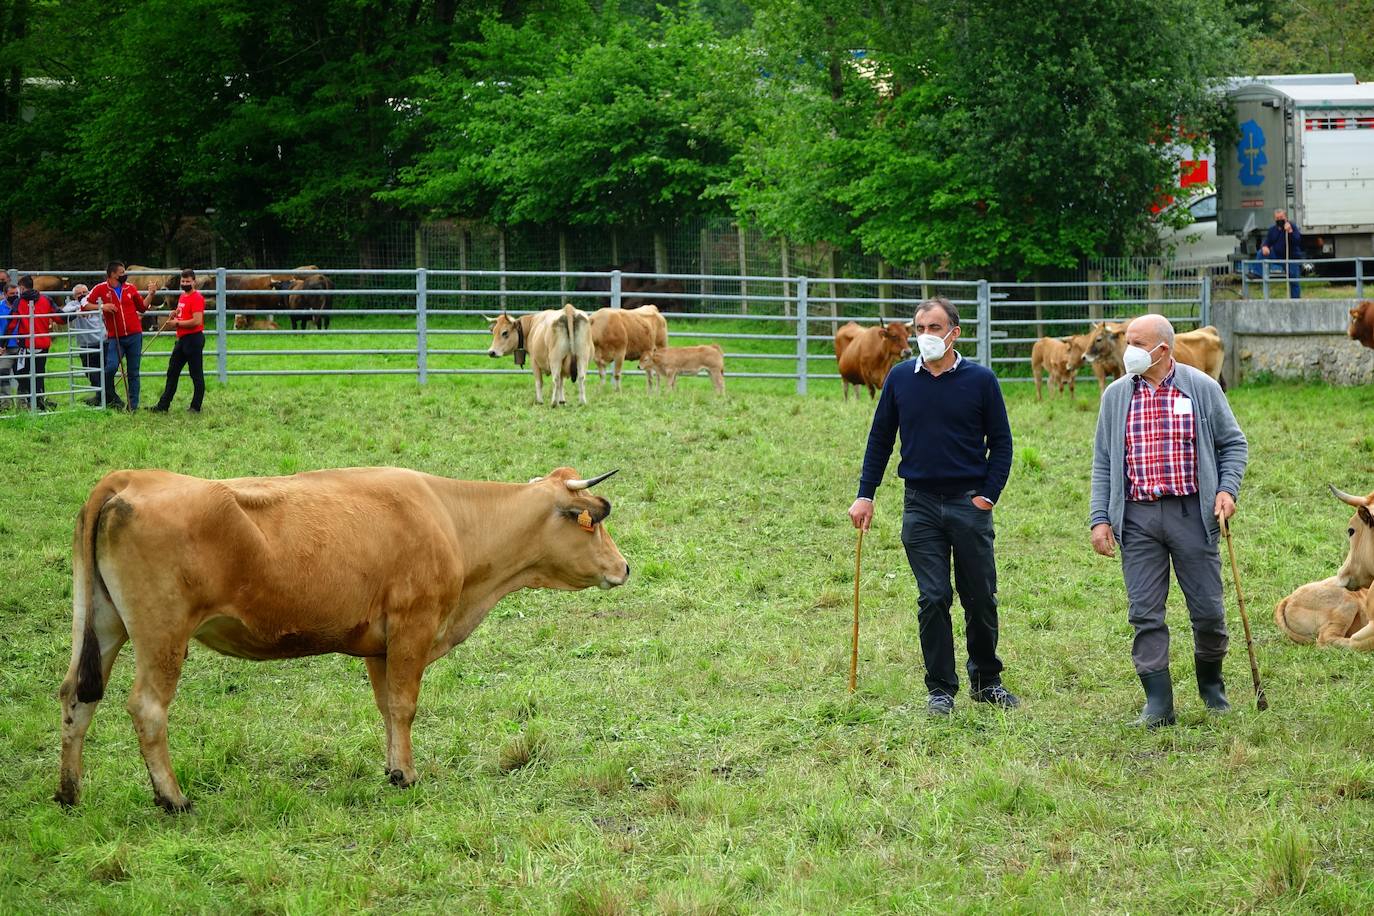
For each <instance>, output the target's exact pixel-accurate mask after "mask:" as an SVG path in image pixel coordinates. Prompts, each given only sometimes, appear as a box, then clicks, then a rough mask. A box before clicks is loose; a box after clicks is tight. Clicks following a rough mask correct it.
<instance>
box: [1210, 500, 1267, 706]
mask: <svg viewBox="0 0 1374 916" xmlns="http://www.w3.org/2000/svg"><path fill="white" fill-rule="evenodd" d="M1217 520H1218V521H1219V522H1221V533H1222V534H1223V535H1225V536H1226V550H1227V552H1228V553H1230V555H1231V577H1232V578H1233V579H1235V582H1236V604H1237V605H1239V606H1240V622H1241V624H1242V625H1243V626H1244V627H1245V648H1246V650H1247V651H1248V652H1249V653H1250V679H1251V680H1252V681H1254V684H1255V708H1257V709H1259V710H1260V711H1261V712H1263V711H1264V710H1266V709H1268V708H1269V698H1268V697H1266V696H1265V695H1264V687H1263V686H1261V685H1260V673H1259V662H1257V661H1255V642H1254V640H1253V639H1252V638H1251V637H1250V616H1249V615H1248V614H1246V613H1245V595H1244V593H1243V592H1241V590H1240V567H1238V566H1237V565H1236V545H1235V544H1233V543H1232V542H1231V526H1230V525H1228V524H1226V519H1225V517H1224V516H1223V515H1222V514H1221V513H1220V512H1218V513H1217Z"/></svg>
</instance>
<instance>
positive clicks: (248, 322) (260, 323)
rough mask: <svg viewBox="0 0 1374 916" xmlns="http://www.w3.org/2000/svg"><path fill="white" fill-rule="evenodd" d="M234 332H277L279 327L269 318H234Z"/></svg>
mask: <svg viewBox="0 0 1374 916" xmlns="http://www.w3.org/2000/svg"><path fill="white" fill-rule="evenodd" d="M234 330H235V331H279V330H281V326H280V325H278V324H277V323H276V322H275V321H273V320H272V319H271V318H249V317H248V316H247V315H243V314H239V315H235V316H234Z"/></svg>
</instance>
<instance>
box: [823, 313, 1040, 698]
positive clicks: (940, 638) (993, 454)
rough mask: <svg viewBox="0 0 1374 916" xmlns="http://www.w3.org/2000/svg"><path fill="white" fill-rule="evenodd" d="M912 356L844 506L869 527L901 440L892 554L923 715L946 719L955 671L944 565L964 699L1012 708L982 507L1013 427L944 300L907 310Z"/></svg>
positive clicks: (887, 398) (989, 532)
mask: <svg viewBox="0 0 1374 916" xmlns="http://www.w3.org/2000/svg"><path fill="white" fill-rule="evenodd" d="M915 330H916V334H917V335H918V336H917V338H916V343H917V345H918V347H919V348H920V352H921V356H920V357H919V358H917V359H911V360H907V361H906V362H904V363H898V364H897V365H896V366H894V367H893V368H892V371H891V372H889V373H888V376H887V380H886V381H885V382H884V383H883V393H882V397H880V398H879V399H878V407H877V409H876V410H875V411H874V413H873V426H872V429H871V430H870V431H869V433H868V450H867V451H866V452H865V453H864V464H863V471H862V473H861V474H860V476H859V496H858V499H856V500H854V505H852V506H850V507H849V517H850V519H851V520H852V521H853V522H854V527H855V528H863V529H864V530H867V529H868V526H869V525H870V524H871V523H872V521H873V494H874V492H875V491H876V490H877V488H878V484H879V483H881V482H882V479H883V473H884V472H885V471H886V469H887V461H888V458H889V457H891V455H892V445H893V442H894V440H895V439H896V437H897V434H898V433H899V432H900V433H901V436H902V453H901V454H902V457H901V463H900V464H899V465H898V467H897V473H898V475H899V476H901V478H902V479H903V480H904V481H906V496H905V502H904V504H903V511H902V545H903V546H904V547H905V548H906V557H907V562H908V563H910V564H911V571H912V573H914V574H915V576H916V585H917V587H918V588H919V589H920V593H921V597H920V602H919V603H920V611H919V613H918V615H917V619H918V620H919V621H920V627H921V655H922V656H923V657H924V658H925V665H926V690H927V691H928V692H929V698H928V699H927V702H926V708H927V709H928V710H929V711H930V712H931V713H934V714H936V715H949V714H950V713H951V712H953V711H954V695H955V693H957V692H958V690H959V675H958V674H957V673H956V671H955V667H954V630H953V626H952V624H951V622H950V614H949V610H950V606H951V605H952V604H953V602H954V593H953V591H952V590H951V588H950V581H949V569H950V557H951V554H952V555H953V560H954V584H955V586H956V587H957V588H958V590H959V603H960V604H962V605H963V606H964V629H965V634H966V637H967V641H968V676H969V687H970V691H971V693H972V695H973V699H974V700H975V701H976V702H979V703H991V704H993V705H995V706H1000V707H1002V708H1003V709H1013V708H1015V707H1016V706H1017V705H1018V702H1019V701H1018V700H1017V699H1016V697H1015V696H1014V695H1013V694H1012V693H1011V692H1010V691H1008V690H1007V689H1006V688H1005V687H1003V686H1002V660H1001V659H1000V658H998V657H997V563H996V558H995V557H994V555H993V529H992V507H993V506H994V505H996V503H997V499H998V497H1000V496H1001V495H1002V488H1003V487H1004V486H1006V483H1007V476H1008V475H1009V474H1010V473H1011V456H1012V445H1011V426H1010V424H1009V423H1008V422H1007V408H1006V404H1005V403H1004V402H1003V401H1002V389H1001V388H1000V387H999V386H998V384H997V377H996V376H994V375H993V374H992V371H991V370H990V369H987V368H984V367H983V366H980V365H978V364H976V363H973V362H970V361H968V360H966V359H964V358H963V357H962V356H960V355H959V353H957V352H956V351H955V350H954V344H955V343H956V342H957V341H958V340H959V334H960V328H959V310H958V309H957V308H955V307H954V305H952V304H951V303H950V302H949V301H948V300H947V299H927V300H926V301H924V302H922V303H921V304H920V305H919V306H917V307H916V320H915Z"/></svg>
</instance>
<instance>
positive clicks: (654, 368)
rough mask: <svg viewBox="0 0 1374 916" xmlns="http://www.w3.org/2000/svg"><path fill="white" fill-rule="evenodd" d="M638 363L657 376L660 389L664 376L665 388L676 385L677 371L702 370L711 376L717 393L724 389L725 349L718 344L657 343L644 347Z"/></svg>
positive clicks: (686, 372)
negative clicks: (684, 345) (662, 345)
mask: <svg viewBox="0 0 1374 916" xmlns="http://www.w3.org/2000/svg"><path fill="white" fill-rule="evenodd" d="M639 366H640V368H641V369H643V370H644V371H645V373H646V374H647V373H651V372H652V373H655V374H656V375H657V376H658V386H659V389H660V390H662V388H663V377H664V376H667V377H668V388H669V389H673V388H676V387H677V377H678V376H679V375H696V374H697V373H698V372H703V371H704V372H705V373H706V374H707V375H709V376H710V377H711V384H712V385H714V386H715V388H716V394H724V393H725V353H724V351H722V350H721V348H720V344H705V345H703V346H700V347H660V348H658V349H655V350H649V351H647V352H646V353H645V354H644V355H643V356H641V357H640V358H639Z"/></svg>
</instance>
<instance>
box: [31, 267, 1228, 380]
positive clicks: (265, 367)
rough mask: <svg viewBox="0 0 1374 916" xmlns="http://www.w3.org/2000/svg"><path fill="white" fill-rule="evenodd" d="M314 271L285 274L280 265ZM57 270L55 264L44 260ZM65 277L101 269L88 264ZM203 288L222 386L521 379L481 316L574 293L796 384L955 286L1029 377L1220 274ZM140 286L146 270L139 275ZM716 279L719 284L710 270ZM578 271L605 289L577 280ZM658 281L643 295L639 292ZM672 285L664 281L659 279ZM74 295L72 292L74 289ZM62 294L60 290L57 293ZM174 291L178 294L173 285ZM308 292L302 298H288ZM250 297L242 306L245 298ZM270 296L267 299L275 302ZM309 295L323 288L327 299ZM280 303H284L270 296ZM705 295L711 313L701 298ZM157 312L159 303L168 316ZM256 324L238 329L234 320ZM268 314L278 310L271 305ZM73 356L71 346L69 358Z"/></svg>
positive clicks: (420, 276) (1020, 375) (1009, 362)
mask: <svg viewBox="0 0 1374 916" xmlns="http://www.w3.org/2000/svg"><path fill="white" fill-rule="evenodd" d="M314 272H315V271H308V270H278V271H272V273H273V274H275V275H277V276H278V277H281V278H285V277H288V276H301V275H306V274H310V273H314ZM49 273H52V272H49ZM57 273H59V274H60V275H61V276H64V277H68V278H72V279H73V280H75V278H78V277H82V276H86V277H92V278H95V277H98V276H99V274H98V273H96V272H91V271H62V272H57ZM199 273H201V274H202V275H204V276H206V277H207V278H210V277H212V278H213V288H212V289H207V290H205V295H206V297H207V307H206V335H207V338H208V339H207V346H206V357H207V365H206V369H207V375H210V374H212V373H213V374H214V375H215V376H216V377H217V378H218V379H219V381H220V382H221V383H226V382H228V381H229V380H230V379H231V378H234V377H249V376H356V375H395V376H413V377H415V378H416V379H417V380H418V381H419V383H420V384H425V383H427V382H428V381H429V380H430V378H431V377H434V376H460V375H503V374H504V375H514V374H522V373H523V371H524V370H520V369H516V368H514V367H512V366H511V365H510V364H509V363H505V364H500V363H496V362H495V361H494V360H491V359H490V358H488V351H487V347H488V344H489V340H490V333H489V331H488V329H487V320H486V318H487V316H491V315H495V314H497V313H499V312H501V311H503V310H504V311H506V312H508V313H510V314H512V315H520V314H527V313H530V312H534V311H538V310H541V309H545V308H549V307H556V306H559V305H561V304H562V303H564V302H572V303H574V304H575V305H577V306H579V307H581V308H583V309H586V310H591V309H593V308H596V307H599V306H609V307H611V308H619V307H622V306H623V305H626V304H627V303H628V302H629V301H630V300H631V299H637V298H649V299H651V300H652V301H653V302H654V303H655V304H657V305H658V307H659V309H660V310H661V311H662V313H663V314H664V316H665V317H666V318H667V320H668V322H669V336H670V337H671V338H672V340H673V341H674V342H677V343H679V344H681V343H703V342H708V341H713V342H719V343H721V344H722V346H723V348H724V349H725V359H726V367H727V374H728V375H730V376H731V377H735V378H760V379H777V380H788V381H791V382H793V383H794V384H795V387H796V390H797V392H798V393H803V394H804V393H806V391H807V388H808V383H809V382H811V381H816V380H826V379H836V378H838V377H839V376H838V372H837V367H836V365H835V354H834V334H835V331H836V330H837V329H838V327H839V326H840V325H841V324H843V323H845V322H848V321H855V322H858V323H860V324H871V323H874V322H878V321H883V320H887V319H900V320H905V321H909V320H910V319H911V317H912V314H913V312H914V307H915V305H916V303H917V302H918V301H920V300H921V299H923V298H928V297H930V296H943V297H946V298H948V299H949V300H950V301H951V302H952V303H953V304H954V305H955V306H956V307H957V308H958V310H959V311H960V313H961V323H962V328H963V330H962V338H963V342H964V344H963V347H962V348H961V349H962V351H963V352H964V353H965V356H967V357H969V358H971V359H973V360H975V361H976V362H979V363H981V364H983V365H986V366H990V367H992V368H993V369H994V370H995V371H997V372H998V374H999V375H1000V376H1001V377H1003V378H1004V379H1005V380H1007V381H1013V380H1022V379H1025V378H1026V377H1027V371H1026V370H1027V369H1028V366H1029V361H1030V350H1031V347H1032V345H1033V344H1034V342H1035V341H1036V340H1037V339H1039V338H1040V337H1042V336H1045V335H1050V336H1056V337H1057V336H1062V335H1066V334H1070V333H1075V332H1079V331H1085V330H1087V329H1088V328H1089V327H1090V325H1091V324H1092V323H1094V322H1096V321H1114V320H1124V319H1128V318H1130V317H1132V316H1134V315H1138V314H1143V313H1144V312H1146V311H1157V312H1162V313H1164V314H1166V315H1168V316H1169V317H1171V318H1172V319H1173V320H1174V321H1175V322H1176V323H1181V324H1182V325H1183V326H1195V325H1199V324H1206V323H1207V322H1208V318H1209V315H1208V311H1209V306H1210V292H1211V280H1210V278H1209V277H1207V276H1206V275H1204V276H1202V277H1195V278H1192V279H1175V280H1160V279H1157V278H1151V279H1141V280H1094V281H1091V282H1083V283H1069V282H1059V283H994V282H990V281H987V280H932V279H905V278H894V277H886V276H884V277H821V278H814V277H807V276H777V275H762V274H759V275H745V276H732V277H722V276H719V275H714V274H712V275H707V274H688V273H679V274H658V273H631V272H622V271H607V272H577V271H509V270H507V271H490V270H438V269H427V268H416V269H409V270H386V271H377V270H360V269H351V270H328V271H326V273H327V275H328V276H329V277H330V278H332V280H333V282H334V283H335V285H336V287H335V288H334V289H318V290H312V289H298V290H292V289H289V288H285V287H286V284H285V283H278V284H277V285H276V286H275V287H273V288H270V289H258V290H245V289H229V288H228V286H229V280H230V278H232V277H236V276H238V277H242V276H246V275H258V276H261V275H262V273H263V272H259V271H247V270H230V269H226V268H215V269H212V270H208V271H200V272H199ZM130 275H131V277H133V278H134V280H135V282H137V281H138V280H139V278H140V277H146V276H149V275H162V274H161V273H160V272H159V273H158V274H150V273H149V272H137V271H130ZM708 280H709V281H710V282H711V285H710V287H709V288H706V287H705V286H704V281H708ZM579 281H585V282H583V283H582V285H583V286H586V285H589V284H590V285H600V286H601V287H602V288H601V289H582V290H578V289H576V286H577V285H578V282H579ZM646 283H651V284H658V287H659V288H658V290H657V291H655V292H653V293H651V294H649V293H644V292H638V291H636V290H637V289H638V288H639V287H642V286H643V285H644V284H646ZM664 287H667V288H664ZM65 292H69V291H65ZM65 292H64V291H60V290H59V291H53V292H51V293H49V295H50V296H57V297H62V296H63V295H65ZM172 294H173V295H175V292H173V293H172ZM288 296H301V297H305V298H303V299H302V300H298V304H300V305H301V306H302V307H300V308H296V309H291V308H288V307H287V301H286V298H285V297H288ZM249 297H254V298H253V299H252V300H251V301H252V303H253V304H254V306H255V307H253V308H244V307H243V306H244V305H245V304H247V303H248V302H249V301H250V300H249ZM267 297H270V298H267ZM313 297H320V298H323V297H328V299H327V300H326V301H327V302H328V304H329V308H328V311H327V312H322V311H321V309H320V308H319V306H321V305H324V304H325V302H321V301H319V299H317V298H313ZM276 301H280V303H281V305H282V308H276V307H274V306H270V305H264V302H266V303H269V304H270V303H272V302H276ZM706 303H711V304H712V305H711V310H709V311H707V310H704V306H705V304H706ZM158 314H165V312H160V313H158ZM321 314H327V315H328V316H329V318H330V319H331V321H330V323H329V325H328V327H327V328H326V329H302V330H287V329H284V328H281V327H278V326H276V325H275V322H271V321H270V317H284V316H288V315H289V316H295V317H305V318H314V317H316V316H318V315H321ZM237 316H245V318H247V319H255V320H256V321H257V324H256V326H251V325H250V326H249V327H244V328H238V329H236V328H235V318H236V317H237ZM268 316H270V317H268ZM142 348H143V350H144V351H145V353H144V359H143V366H144V367H145V368H146V371H144V372H142V373H141V375H142V376H143V377H149V378H152V377H159V376H161V375H163V374H164V373H165V369H164V368H163V365H165V364H160V363H158V362H157V360H159V359H166V357H167V356H168V354H169V353H170V349H171V338H170V335H168V334H164V333H161V332H154V331H151V330H150V331H148V332H145V334H144V339H143V342H142ZM69 359H70V357H69Z"/></svg>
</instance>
